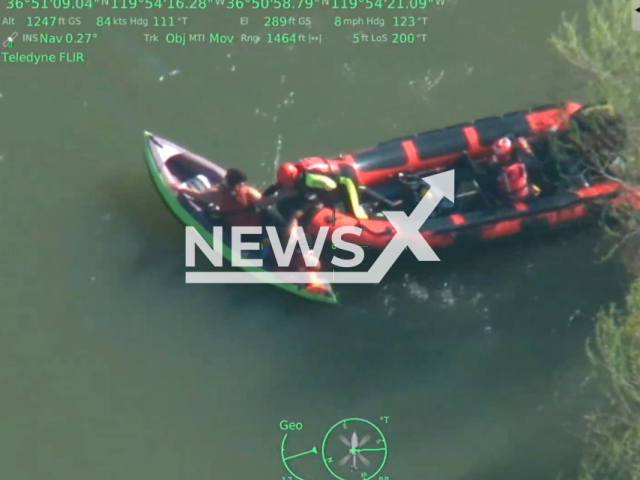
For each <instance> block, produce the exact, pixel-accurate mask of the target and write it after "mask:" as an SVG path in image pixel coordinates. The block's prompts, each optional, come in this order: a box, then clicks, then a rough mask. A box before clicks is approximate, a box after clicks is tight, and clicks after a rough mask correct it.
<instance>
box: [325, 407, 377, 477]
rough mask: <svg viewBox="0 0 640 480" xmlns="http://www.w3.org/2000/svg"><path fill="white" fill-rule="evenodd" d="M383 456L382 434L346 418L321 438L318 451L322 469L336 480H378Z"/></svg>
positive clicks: (362, 420)
mask: <svg viewBox="0 0 640 480" xmlns="http://www.w3.org/2000/svg"><path fill="white" fill-rule="evenodd" d="M349 436H350V438H349ZM345 447H347V449H346V452H345ZM345 453H346V454H345ZM387 453H388V452H387V441H386V439H385V437H384V435H383V434H382V431H380V429H379V428H378V427H377V426H376V425H374V424H373V423H371V422H369V421H368V420H365V419H363V418H347V419H345V420H341V421H340V422H338V423H336V424H335V425H334V426H333V427H331V428H330V429H329V431H328V432H327V434H326V435H325V437H324V440H323V442H322V449H321V454H322V461H323V462H324V465H325V467H326V468H327V470H328V471H329V473H330V474H331V475H332V476H333V477H334V478H335V479H337V480H356V479H357V480H373V479H376V478H378V477H377V475H378V473H379V472H380V471H381V470H382V468H383V467H384V465H385V463H386V461H387ZM356 471H357V472H358V473H356Z"/></svg>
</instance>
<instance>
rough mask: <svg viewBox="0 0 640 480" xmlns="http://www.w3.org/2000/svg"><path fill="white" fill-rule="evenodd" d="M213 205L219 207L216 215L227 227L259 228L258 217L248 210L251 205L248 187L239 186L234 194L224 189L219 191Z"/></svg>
mask: <svg viewBox="0 0 640 480" xmlns="http://www.w3.org/2000/svg"><path fill="white" fill-rule="evenodd" d="M219 192H220V195H219V198H216V200H215V203H216V205H217V206H218V207H219V210H218V214H219V216H220V217H221V219H222V221H223V222H224V223H225V224H226V225H228V226H238V227H256V226H260V225H261V222H260V216H259V215H258V214H257V213H256V212H252V211H250V210H249V207H251V205H252V201H251V196H250V195H249V187H247V186H246V185H240V186H239V187H238V188H236V190H235V192H234V193H231V192H230V191H229V190H228V189H227V188H226V187H222V188H221V189H220V190H219Z"/></svg>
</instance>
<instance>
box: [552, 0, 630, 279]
mask: <svg viewBox="0 0 640 480" xmlns="http://www.w3.org/2000/svg"><path fill="white" fill-rule="evenodd" d="M630 7H631V5H630V2H629V0H590V3H589V4H588V7H587V24H586V29H585V30H584V31H583V32H581V31H580V30H581V29H580V25H579V22H578V17H576V18H574V19H572V20H568V19H567V18H566V16H563V21H562V24H561V26H560V29H559V31H558V33H557V34H556V35H554V36H553V37H552V39H551V41H552V43H553V45H554V46H555V47H556V49H557V50H558V52H559V53H560V54H561V55H562V56H563V57H564V58H565V59H566V60H567V61H568V62H569V63H571V64H572V65H573V66H574V67H576V68H577V69H579V71H580V73H581V74H583V75H584V76H585V78H586V79H587V80H588V83H587V92H586V96H587V101H588V102H593V101H595V100H599V99H602V98H606V99H607V101H608V103H609V104H611V105H612V106H613V108H614V110H615V112H616V113H617V114H620V115H621V116H622V117H624V129H625V131H626V138H625V145H624V148H623V149H622V151H621V152H620V153H619V154H616V155H613V156H612V155H611V154H610V153H611V149H609V148H607V147H606V145H604V146H603V145H593V146H590V145H587V144H584V143H582V144H581V141H580V138H578V139H577V140H576V139H575V138H574V139H572V140H571V141H570V142H569V145H570V149H573V150H576V149H577V150H579V151H580V153H579V155H580V157H581V158H583V159H584V160H586V165H584V167H585V168H586V169H591V170H592V171H593V170H595V171H599V172H600V173H601V174H602V175H603V176H606V177H607V178H609V179H610V180H615V181H618V182H620V183H622V184H625V185H628V186H637V185H639V184H640V32H634V31H633V30H632V28H631V25H632V23H631V19H632V18H631V15H632V9H631V8H630ZM599 138H601V139H607V138H613V137H612V135H611V131H610V130H603V134H602V135H600V136H599ZM576 145H577V146H578V147H576ZM603 147H604V148H603ZM562 148H564V146H561V147H560V150H562ZM587 151H588V152H587ZM560 153H562V152H560ZM606 214H607V216H608V218H609V219H613V222H609V223H608V224H606V225H605V227H606V228H605V230H606V232H607V233H608V234H609V236H608V239H609V240H611V242H612V243H613V247H612V248H609V252H608V253H607V254H605V258H609V257H610V256H611V255H612V254H613V253H614V252H615V253H620V254H621V258H622V259H623V261H624V262H625V263H626V264H627V265H628V266H629V268H630V270H633V269H638V270H636V271H635V272H634V273H638V272H639V271H640V256H639V255H638V251H640V213H639V212H638V210H637V209H636V208H630V207H629V205H620V204H619V205H618V207H616V209H615V210H612V209H609V210H608V211H607V212H606ZM620 247H623V248H622V249H621V248H620Z"/></svg>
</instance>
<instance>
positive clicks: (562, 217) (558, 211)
mask: <svg viewBox="0 0 640 480" xmlns="http://www.w3.org/2000/svg"><path fill="white" fill-rule="evenodd" d="M596 117H597V118H601V119H604V121H605V123H606V122H608V123H609V124H611V125H614V126H618V127H620V128H619V129H618V131H620V130H623V127H622V126H621V125H622V124H621V123H620V122H621V119H620V118H619V117H618V116H617V115H616V114H615V113H614V112H613V110H612V108H611V107H610V106H608V105H598V106H593V107H583V106H582V105H580V104H577V103H566V104H564V105H562V106H544V107H538V108H533V109H530V110H526V111H519V112H514V113H509V114H506V115H503V116H501V117H490V118H484V119H481V120H477V121H475V122H472V123H465V124H461V125H455V126H451V127H447V128H442V129H439V130H432V131H426V132H422V133H418V134H415V135H411V136H407V137H404V138H398V139H395V140H391V141H387V142H384V143H381V144H379V145H377V146H376V147H373V148H369V149H366V150H362V151H358V152H355V153H350V154H343V155H340V156H337V157H335V158H331V159H327V160H326V162H328V163H330V164H333V165H335V166H336V167H337V169H338V170H339V172H340V175H342V176H348V177H350V178H351V179H352V180H353V181H354V183H356V184H357V185H363V186H366V187H368V188H367V190H369V191H370V192H373V193H375V195H373V196H370V195H364V194H363V195H362V198H361V204H362V206H363V207H364V209H365V211H368V213H369V218H365V219H363V218H357V217H356V215H355V214H352V213H350V212H349V211H348V209H347V208H346V207H345V208H341V207H338V208H322V209H320V210H319V211H318V210H316V211H315V212H313V213H312V214H311V215H309V216H308V217H307V218H305V219H303V225H304V226H305V230H306V231H307V233H308V234H309V235H310V236H311V237H315V236H317V235H318V232H319V231H320V228H321V227H327V228H328V237H327V238H331V237H330V236H331V234H332V233H333V231H334V230H335V229H337V228H339V227H342V226H355V227H359V228H361V229H362V231H361V234H360V236H355V235H344V236H343V238H344V240H346V241H348V242H350V243H354V244H359V245H363V246H366V247H369V248H370V249H373V250H381V249H383V248H384V247H385V246H386V245H387V244H388V243H389V242H390V241H391V239H392V238H393V236H394V234H395V230H394V229H393V227H392V226H391V224H390V222H389V221H388V220H387V219H386V217H385V216H384V215H383V214H382V213H381V212H382V211H388V210H393V208H390V207H389V206H388V204H389V203H393V202H396V204H398V203H399V204H401V205H403V207H400V208H398V210H400V209H402V210H404V211H405V212H406V213H407V215H408V214H410V213H411V211H412V209H413V207H414V206H415V204H414V205H413V206H412V205H410V204H409V205H407V204H406V203H404V204H403V202H402V199H403V198H405V197H406V193H407V192H408V191H409V192H411V191H412V190H414V191H415V190H426V188H425V187H427V185H426V184H425V183H424V182H422V180H420V178H421V177H424V176H426V175H427V174H434V173H437V172H441V171H443V170H451V169H453V170H454V171H455V202H453V203H451V202H447V201H446V200H444V201H443V202H441V203H442V206H441V207H439V208H437V209H436V211H435V212H434V213H432V214H431V216H430V217H429V218H428V219H427V221H426V222H425V223H424V224H423V226H422V228H421V230H420V231H421V233H422V236H423V237H424V238H425V239H426V240H427V242H428V243H429V244H430V245H431V246H432V247H433V248H443V247H448V246H451V245H453V244H455V243H457V242H458V241H459V240H463V239H465V238H466V239H469V238H470V239H473V240H492V239H497V238H501V237H507V236H510V235H514V234H518V233H520V232H522V231H523V230H525V229H527V228H529V227H533V228H540V227H542V228H551V227H556V226H559V225H565V224H569V223H572V222H576V221H578V220H584V219H588V218H593V216H592V215H591V214H594V213H596V212H600V211H601V210H602V205H603V204H607V203H608V204H610V203H611V202H614V203H615V202H620V201H624V200H626V201H631V202H632V203H633V204H634V205H635V206H638V201H639V200H638V199H639V198H640V197H639V196H638V193H637V191H630V190H629V189H626V188H625V187H623V186H621V184H619V183H617V182H614V181H610V180H607V177H606V176H604V175H600V176H599V175H595V174H589V173H585V172H584V170H580V168H579V167H578V164H579V161H580V160H582V159H581V158H577V157H580V156H581V155H580V153H579V148H576V149H574V152H578V153H575V154H573V155H571V156H570V157H567V158H562V159H561V158H560V157H559V156H558V152H557V144H558V142H560V143H562V142H564V143H563V145H566V144H569V143H571V142H574V143H575V140H573V138H574V136H572V135H570V133H571V132H574V133H575V131H580V129H584V128H585V125H587V124H588V122H587V120H589V119H590V118H591V119H593V118H596ZM576 129H577V130H576ZM587 133H589V132H587ZM591 134H592V135H597V134H596V133H594V132H591ZM607 135H608V134H607ZM505 136H511V137H514V138H517V137H524V138H526V139H527V140H528V141H529V143H530V145H531V147H532V149H533V153H534V157H535V158H536V159H537V161H538V162H540V164H541V166H542V168H541V169H540V170H539V171H530V172H529V178H530V181H531V183H532V184H533V186H534V187H535V189H536V191H537V192H538V193H537V195H535V196H533V197H531V198H529V199H527V200H525V201H518V202H512V201H509V200H508V199H506V198H504V197H503V196H502V195H500V193H499V192H497V191H496V188H495V178H490V177H491V175H492V174H491V173H482V170H483V167H484V166H486V165H487V159H488V158H489V157H490V155H491V145H492V143H493V142H494V141H495V140H497V139H499V138H502V137H505ZM618 136H619V138H617V139H616V142H617V147H621V146H622V145H623V142H624V134H621V135H618ZM581 141H582V140H581ZM554 142H555V143H554ZM605 143H606V144H608V145H610V144H611V142H605ZM574 146H575V145H574ZM565 150H567V149H566V148H565ZM569 150H570V149H569ZM569 150H567V151H569ZM609 153H610V154H612V155H613V154H615V153H616V152H613V151H611V152H609ZM479 171H480V173H479ZM422 194H425V192H424V191H423V192H422ZM426 194H428V192H427V193H426ZM367 197H369V198H367ZM381 198H382V199H385V200H386V201H387V202H388V203H386V204H385V202H380V199H381ZM344 203H345V204H346V203H347V202H344ZM409 203H410V202H409Z"/></svg>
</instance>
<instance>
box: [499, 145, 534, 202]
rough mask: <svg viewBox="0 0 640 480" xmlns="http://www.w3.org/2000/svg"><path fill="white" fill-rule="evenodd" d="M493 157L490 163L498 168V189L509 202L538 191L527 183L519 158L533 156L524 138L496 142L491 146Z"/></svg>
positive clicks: (524, 167)
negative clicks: (522, 154) (522, 155)
mask: <svg viewBox="0 0 640 480" xmlns="http://www.w3.org/2000/svg"><path fill="white" fill-rule="evenodd" d="M491 148H492V151H493V155H492V156H491V159H490V163H491V164H493V165H494V166H499V169H500V172H499V174H498V178H497V180H498V188H499V189H500V191H501V192H502V193H504V194H505V195H507V196H508V197H509V198H510V199H511V200H524V199H526V198H529V197H530V196H531V195H532V194H534V193H539V189H538V188H537V187H536V186H535V185H532V184H531V183H530V182H529V175H528V172H527V167H526V165H525V164H524V162H523V161H522V159H521V158H520V154H521V153H524V154H526V155H531V156H533V151H532V149H531V146H530V145H529V142H527V140H526V139H525V138H522V137H520V138H518V139H517V140H516V141H515V145H514V142H512V141H511V140H510V139H509V138H508V137H503V138H500V139H498V140H496V141H495V142H494V143H493V145H492V147H491Z"/></svg>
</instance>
